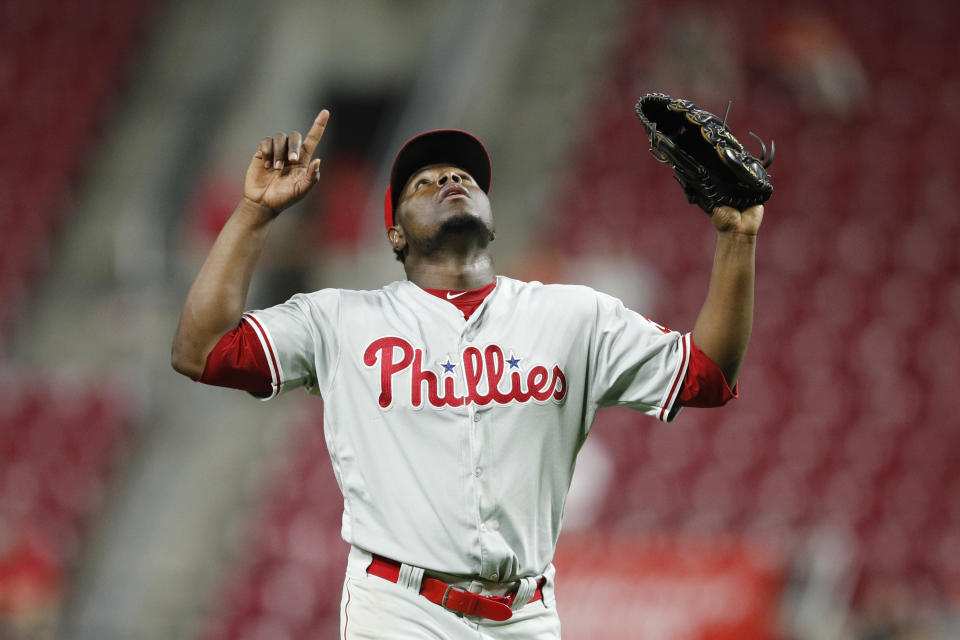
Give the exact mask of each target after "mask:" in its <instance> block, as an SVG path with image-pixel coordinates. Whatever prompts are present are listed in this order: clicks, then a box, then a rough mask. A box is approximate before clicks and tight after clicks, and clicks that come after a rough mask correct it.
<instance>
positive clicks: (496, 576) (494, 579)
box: [490, 573, 500, 582]
mask: <svg viewBox="0 0 960 640" xmlns="http://www.w3.org/2000/svg"><path fill="white" fill-rule="evenodd" d="M499 578H500V574H499V573H491V574H490V579H491V580H492V581H494V582H496V581H497V580H498V579H499Z"/></svg>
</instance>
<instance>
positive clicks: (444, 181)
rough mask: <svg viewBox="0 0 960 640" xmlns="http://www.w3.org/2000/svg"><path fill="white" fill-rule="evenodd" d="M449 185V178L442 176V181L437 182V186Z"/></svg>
mask: <svg viewBox="0 0 960 640" xmlns="http://www.w3.org/2000/svg"><path fill="white" fill-rule="evenodd" d="M446 183H447V176H440V179H439V180H437V184H438V185H440V186H441V187H442V186H443V185H445V184H446Z"/></svg>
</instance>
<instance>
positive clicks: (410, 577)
mask: <svg viewBox="0 0 960 640" xmlns="http://www.w3.org/2000/svg"><path fill="white" fill-rule="evenodd" d="M422 581H423V569H421V568H420V567H414V566H413V565H409V564H401V565H400V576H399V577H398V578H397V584H398V585H400V586H401V587H404V588H406V589H411V590H412V591H415V592H418V593H419V591H420V583H421V582H422Z"/></svg>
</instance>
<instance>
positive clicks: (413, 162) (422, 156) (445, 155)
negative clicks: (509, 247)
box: [387, 129, 491, 226]
mask: <svg viewBox="0 0 960 640" xmlns="http://www.w3.org/2000/svg"><path fill="white" fill-rule="evenodd" d="M431 164H452V165H454V166H457V167H460V168H461V169H463V170H464V171H466V172H468V173H469V174H470V175H471V176H472V177H473V179H474V180H475V181H476V183H477V185H478V186H479V187H480V188H481V189H483V191H484V193H489V191H490V175H491V169H490V156H489V155H488V154H487V149H486V147H484V146H483V143H482V142H480V141H479V140H477V139H476V138H475V137H474V136H473V135H471V134H469V133H467V132H466V131H460V130H459V129H440V130H437V131H428V132H426V133H421V134H420V135H418V136H415V137H413V138H411V139H410V140H408V141H407V143H406V144H405V145H403V147H402V148H401V149H400V151H399V152H398V153H397V157H396V159H395V160H394V161H393V168H392V169H391V171H390V191H389V194H388V196H387V197H388V199H389V203H390V214H391V217H392V214H393V212H394V211H396V208H397V202H398V201H399V200H400V194H401V193H403V188H404V187H405V186H406V185H407V181H408V180H410V178H411V177H412V176H413V174H415V173H417V172H418V171H419V170H420V169H422V168H423V167H426V166H428V165H431ZM391 222H392V221H388V226H389V225H390V223H391Z"/></svg>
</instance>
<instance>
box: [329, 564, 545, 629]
mask: <svg viewBox="0 0 960 640" xmlns="http://www.w3.org/2000/svg"><path fill="white" fill-rule="evenodd" d="M370 560H371V556H370V554H369V553H367V552H366V551H363V550H362V549H358V548H357V547H351V549H350V556H349V558H348V560H347V575H346V579H345V580H344V582H343V597H342V598H341V600H340V638H341V640H367V639H369V640H461V639H462V640H559V638H560V618H559V617H558V616H557V607H556V600H555V598H554V594H553V571H552V567H551V571H549V573H548V574H547V583H546V584H545V585H544V587H543V598H542V599H541V600H537V601H535V602H531V603H529V604H526V605H524V606H523V607H521V608H520V609H518V610H516V611H514V612H513V616H512V617H511V618H510V619H509V620H505V621H503V622H497V621H495V620H487V619H485V618H477V617H474V616H465V615H461V614H457V613H456V612H455V611H450V610H449V609H444V608H443V607H441V606H439V605H437V604H434V603H433V602H430V601H429V600H427V599H426V598H424V597H423V596H421V595H420V594H419V588H420V585H419V582H417V584H409V585H401V584H395V583H393V582H390V581H389V580H384V579H383V578H378V577H376V576H370V575H367V572H366V568H367V566H369V564H370ZM452 584H453V585H454V586H455V587H457V588H461V589H465V590H467V589H468V588H469V586H470V583H469V582H467V583H459V584H458V583H452ZM485 595H501V594H489V593H486V594H485Z"/></svg>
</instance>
